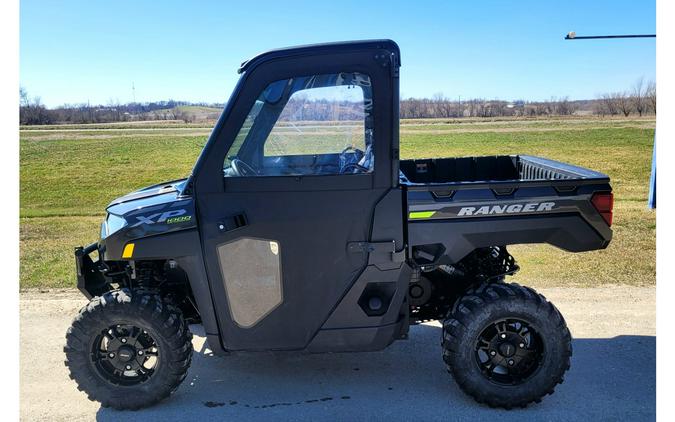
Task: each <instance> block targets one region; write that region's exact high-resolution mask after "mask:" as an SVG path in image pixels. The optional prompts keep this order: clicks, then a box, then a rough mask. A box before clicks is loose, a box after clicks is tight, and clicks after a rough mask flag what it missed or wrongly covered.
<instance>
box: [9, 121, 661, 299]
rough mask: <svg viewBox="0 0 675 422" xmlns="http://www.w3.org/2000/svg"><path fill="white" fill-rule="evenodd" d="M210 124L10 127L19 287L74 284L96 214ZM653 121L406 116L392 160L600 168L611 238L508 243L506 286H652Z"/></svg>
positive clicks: (202, 135)
mask: <svg viewBox="0 0 675 422" xmlns="http://www.w3.org/2000/svg"><path fill="white" fill-rule="evenodd" d="M209 132H210V127H205V126H204V125H180V124H178V123H176V122H173V123H161V124H158V123H155V122H152V123H146V124H142V123H126V124H118V125H93V126H89V125H79V126H68V127H64V126H61V127H30V128H22V130H21V131H20V163H21V170H20V182H21V193H20V215H21V221H20V230H21V287H22V288H28V287H45V288H46V287H66V286H74V283H75V275H74V268H73V253H72V252H73V247H74V246H77V245H82V244H86V243H90V242H92V241H94V240H96V239H97V237H98V232H99V225H100V222H101V220H102V218H103V216H104V209H105V206H106V205H107V204H108V203H109V202H110V201H111V200H112V199H114V198H115V197H118V196H120V195H122V194H124V193H127V192H129V191H132V190H135V189H138V188H140V187H143V186H147V185H150V184H154V183H158V182H161V181H165V180H169V179H176V178H179V177H184V176H185V175H187V174H188V173H189V172H190V170H191V168H192V165H193V164H194V162H195V160H196V158H197V156H198V155H199V152H200V151H201V148H202V146H203V145H204V143H205V140H206V137H207V136H208V134H209ZM653 136H654V120H653V119H650V118H647V119H611V120H610V119H608V120H603V119H597V118H576V119H568V120H566V119H551V120H541V119H538V120H513V119H503V120H493V121H486V120H476V119H472V120H469V121H463V120H461V121H452V120H448V121H444V120H440V119H434V120H412V121H405V122H404V124H403V125H402V126H401V153H402V157H403V158H421V157H441V156H446V157H447V156H473V155H490V154H521V153H522V154H531V155H539V156H543V157H547V158H552V159H555V160H561V161H565V162H569V163H572V164H577V165H581V166H584V167H589V168H592V169H594V170H598V171H602V172H605V173H607V174H609V175H610V177H611V178H612V186H613V187H614V194H615V200H616V203H615V216H614V225H613V229H614V240H613V241H612V243H611V244H610V246H609V247H608V248H607V249H606V250H603V251H595V252H588V253H582V254H572V253H567V252H564V251H560V250H557V249H555V248H553V247H550V246H545V245H528V246H514V247H512V248H511V252H512V253H513V254H514V255H515V256H516V259H517V260H518V261H519V263H520V264H521V267H522V270H521V272H520V273H519V274H518V275H517V276H516V277H515V278H514V280H517V281H519V282H521V283H524V284H529V285H533V286H564V285H575V286H596V285H602V284H629V285H653V284H654V283H655V252H656V245H655V237H656V216H655V213H654V212H653V211H649V210H647V208H646V200H647V194H648V180H649V170H650V160H651V152H652V142H653Z"/></svg>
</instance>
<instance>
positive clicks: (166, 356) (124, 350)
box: [63, 289, 192, 410]
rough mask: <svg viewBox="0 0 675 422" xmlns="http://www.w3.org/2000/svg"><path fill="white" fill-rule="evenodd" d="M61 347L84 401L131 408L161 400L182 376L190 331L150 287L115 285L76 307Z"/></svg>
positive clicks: (186, 364) (187, 361)
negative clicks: (118, 287) (145, 290)
mask: <svg viewBox="0 0 675 422" xmlns="http://www.w3.org/2000/svg"><path fill="white" fill-rule="evenodd" d="M104 337H105V339H104ZM101 349H103V350H101ZM63 351H64V352H65V354H66V360H65V364H66V366H67V367H68V369H69V370H70V378H71V379H73V380H75V382H77V385H78V389H79V390H80V391H83V392H85V393H86V394H87V396H88V397H89V399H90V400H95V401H99V402H100V403H101V405H102V406H103V407H112V408H114V409H119V410H123V409H131V410H136V409H140V408H143V407H147V406H151V405H153V404H155V403H157V402H159V401H161V400H163V399H165V398H166V397H168V396H169V395H170V394H171V393H173V392H174V391H175V390H176V389H177V388H178V386H179V385H180V383H181V382H182V381H183V380H184V379H185V377H186V375H187V372H188V367H189V366H190V363H191V361H192V334H191V333H190V331H189V330H188V327H187V324H186V323H185V321H184V320H183V316H182V314H181V311H180V310H179V309H178V308H177V307H175V306H173V305H171V304H170V303H167V302H166V301H163V300H162V299H161V297H159V296H158V295H155V294H152V293H150V292H143V291H134V292H131V291H129V290H128V289H121V290H115V291H111V292H108V293H105V294H103V295H102V296H100V297H95V298H94V299H92V300H91V302H89V304H88V305H87V306H85V307H84V308H82V309H81V310H80V312H79V314H78V315H77V316H76V317H75V319H74V321H73V324H72V326H71V327H70V328H68V332H67V333H66V346H65V347H64V349H63ZM151 355H152V356H151ZM113 358H114V359H113ZM147 362H151V364H153V366H152V368H150V369H148V368H147V367H148V366H150V364H148V363H147ZM143 365H146V366H143ZM120 366H121V370H119V367H120ZM116 368H117V369H116ZM128 368H132V370H131V371H126V369H128Z"/></svg>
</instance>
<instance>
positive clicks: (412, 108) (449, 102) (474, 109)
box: [19, 78, 656, 125]
mask: <svg viewBox="0 0 675 422" xmlns="http://www.w3.org/2000/svg"><path fill="white" fill-rule="evenodd" d="M19 93H20V104H19V120H20V124H22V125H46V124H56V123H65V124H68V123H73V124H82V123H108V122H125V121H134V120H182V121H184V122H186V123H189V122H192V121H193V120H194V118H195V117H194V114H190V113H186V112H185V111H183V110H181V109H180V106H207V107H217V108H222V107H223V106H224V105H223V104H208V103H191V102H187V101H174V100H168V101H155V102H149V103H135V102H134V103H127V104H121V103H119V101H113V100H110V101H109V102H108V104H106V105H90V104H89V103H82V104H66V105H63V106H60V107H56V108H51V109H48V108H47V107H45V106H44V105H43V104H42V101H41V99H40V97H39V96H33V97H31V96H29V95H28V92H27V91H26V89H24V88H23V87H21V88H20V89H19ZM292 108H294V107H292ZM346 108H348V107H346ZM312 109H313V110H314V111H317V112H318V111H321V112H322V114H329V108H328V107H318V106H317V107H312ZM294 111H297V110H295V108H294ZM581 112H583V113H586V114H590V113H593V114H596V115H599V116H616V115H619V116H625V117H628V116H630V115H631V114H632V113H634V114H638V115H639V116H642V115H644V114H655V113H656V84H655V83H654V82H653V81H648V82H645V81H644V79H643V78H640V79H638V80H637V81H636V82H635V84H634V85H633V86H632V87H631V88H630V89H629V90H625V91H617V92H612V93H605V94H601V95H599V96H598V97H597V98H596V99H593V100H576V101H573V100H570V99H569V98H568V97H562V98H555V97H554V98H551V99H550V100H548V101H525V100H515V101H503V100H494V99H493V100H490V99H484V98H471V99H467V100H462V99H460V98H458V99H457V100H455V99H450V98H448V97H445V96H444V95H443V94H442V93H438V94H435V95H434V96H432V97H431V98H405V99H402V100H401V101H400V116H401V118H402V119H421V118H463V117H502V116H516V117H540V116H541V117H545V116H570V115H573V114H576V113H581ZM293 114H295V113H293ZM301 114H303V119H310V120H311V119H312V116H305V114H307V112H303V113H301ZM310 114H311V113H310ZM342 114H345V115H351V113H345V111H344V109H343V112H342ZM345 118H346V117H345ZM294 120H295V119H294Z"/></svg>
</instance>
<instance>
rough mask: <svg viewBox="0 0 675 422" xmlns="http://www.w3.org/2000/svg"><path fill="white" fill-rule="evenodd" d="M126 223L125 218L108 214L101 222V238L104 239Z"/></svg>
mask: <svg viewBox="0 0 675 422" xmlns="http://www.w3.org/2000/svg"><path fill="white" fill-rule="evenodd" d="M126 225H127V220H125V219H124V218H122V217H120V216H118V215H115V214H108V218H107V219H106V220H105V221H104V222H103V224H101V239H105V238H106V237H108V236H110V235H111V234H113V233H115V232H116V231H118V230H119V229H121V228H122V227H124V226H126Z"/></svg>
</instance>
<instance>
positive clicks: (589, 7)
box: [20, 0, 656, 107]
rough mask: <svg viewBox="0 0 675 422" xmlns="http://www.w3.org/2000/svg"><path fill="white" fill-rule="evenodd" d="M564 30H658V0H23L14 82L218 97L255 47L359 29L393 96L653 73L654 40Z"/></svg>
mask: <svg viewBox="0 0 675 422" xmlns="http://www.w3.org/2000/svg"><path fill="white" fill-rule="evenodd" d="M569 31H575V32H576V33H577V35H599V34H603V35H608V34H655V33H656V4H655V0H648V1H635V0H632V1H624V0H612V1H607V0H594V1H577V0H566V1H525V0H521V1H493V0H482V1H450V0H447V1H422V0H417V1H410V0H408V1H396V0H389V1H382V2H375V1H371V2H368V1H363V0H361V1H351V0H340V1H330V2H326V1H319V0H315V1H292V0H283V1H279V0H271V1H270V0H255V1H246V0H237V1H190V2H187V1H172V0H166V1H161V2H160V1H145V0H136V1H127V0H116V1H91V0H88V1H80V0H71V1H50V0H39V1H38V0H22V1H21V3H20V83H21V86H23V87H24V88H25V89H26V90H27V91H28V94H29V95H30V96H40V97H41V99H42V102H43V103H44V104H46V105H47V106H48V107H56V106H59V105H62V104H76V103H86V102H87V101H89V102H90V103H91V104H108V103H110V102H111V101H112V102H117V101H119V102H121V103H125V102H131V101H133V100H134V94H135V100H136V101H138V102H149V101H157V100H168V99H174V100H184V101H192V102H208V103H223V102H225V101H227V99H228V97H229V95H230V93H231V92H232V89H233V88H234V85H235V84H236V81H237V79H238V77H239V75H237V72H236V71H237V68H238V67H239V64H240V63H241V62H242V61H244V60H245V59H247V58H249V57H251V56H253V55H255V54H257V53H259V52H262V51H265V50H269V49H273V48H279V47H285V46H291V45H299V44H312V43H319V42H330V41H344V40H356V39H369V38H390V39H393V40H394V41H396V42H397V43H398V45H399V46H400V48H401V61H402V67H401V95H402V97H403V98H407V97H430V96H433V95H434V94H437V93H442V94H443V95H445V96H447V97H450V98H453V99H454V98H458V97H461V98H463V99H466V98H490V99H500V100H507V101H509V100H516V99H525V100H530V101H536V100H545V99H549V98H551V97H565V96H568V97H569V98H570V99H591V98H595V97H597V96H598V95H600V94H602V93H606V92H614V91H622V90H627V89H630V87H631V86H632V85H633V84H634V83H635V81H636V80H637V79H638V78H640V77H644V78H645V80H651V79H654V80H655V75H656V42H655V40H654V39H650V38H647V39H632V40H630V39H629V40H625V39H624V40H583V41H582V40H576V41H565V40H563V38H564V36H565V34H567V32H569ZM132 86H133V87H135V91H134V90H132Z"/></svg>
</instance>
